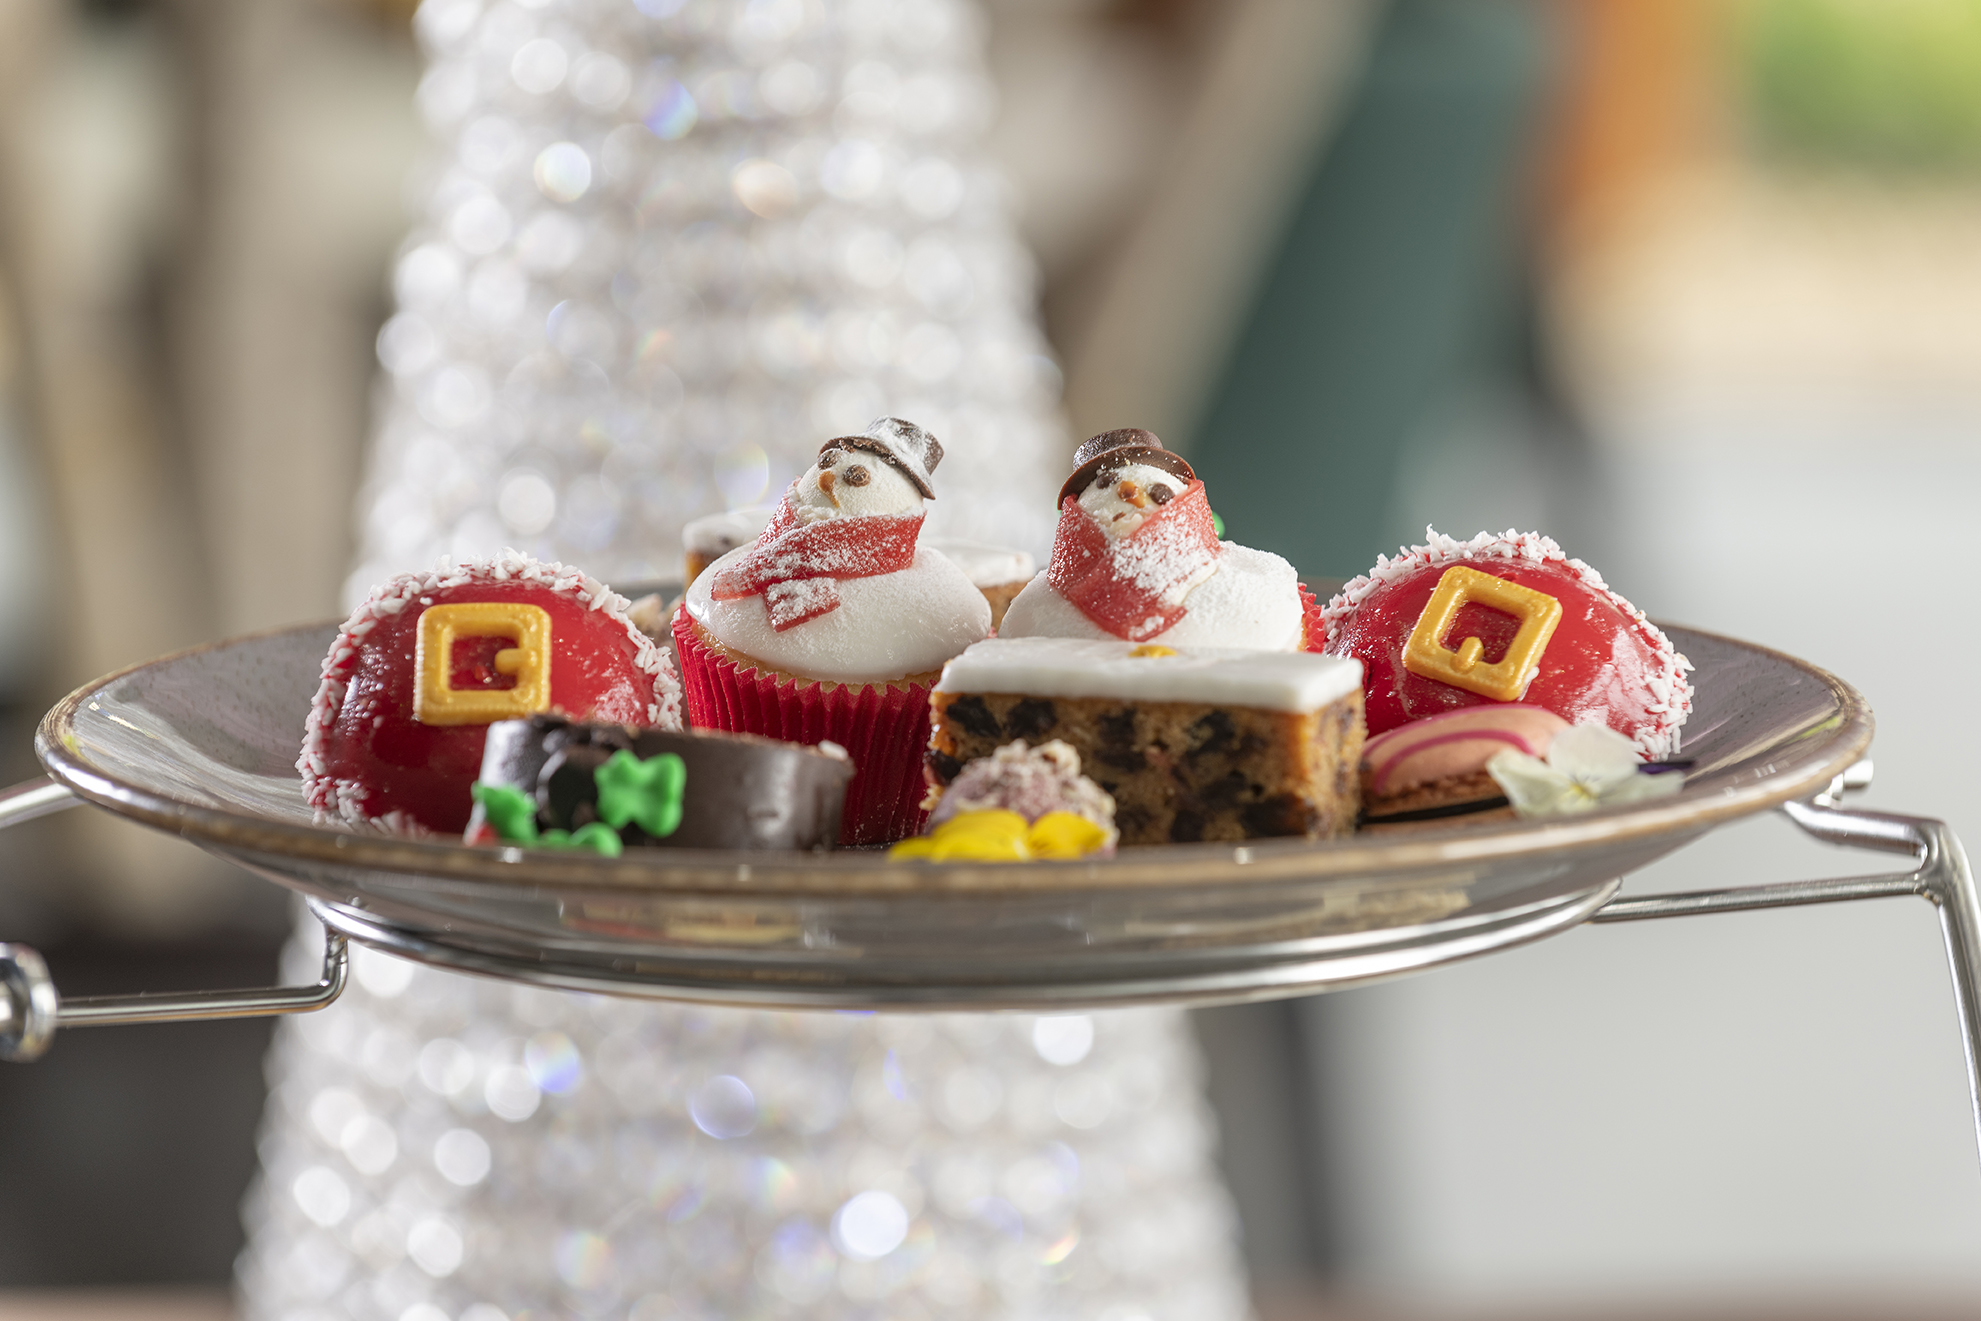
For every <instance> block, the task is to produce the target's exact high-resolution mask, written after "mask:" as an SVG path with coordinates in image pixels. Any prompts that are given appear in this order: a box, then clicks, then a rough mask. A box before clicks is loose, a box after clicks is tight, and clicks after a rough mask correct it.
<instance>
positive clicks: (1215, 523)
mask: <svg viewBox="0 0 1981 1321" xmlns="http://www.w3.org/2000/svg"><path fill="white" fill-rule="evenodd" d="M1211 531H1213V532H1215V533H1217V539H1218V540H1219V541H1223V540H1224V520H1223V519H1221V518H1219V517H1218V516H1217V510H1215V509H1213V510H1211Z"/></svg>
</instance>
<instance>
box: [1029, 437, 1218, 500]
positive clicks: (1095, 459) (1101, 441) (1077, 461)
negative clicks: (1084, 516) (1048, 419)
mask: <svg viewBox="0 0 1981 1321" xmlns="http://www.w3.org/2000/svg"><path fill="white" fill-rule="evenodd" d="M1131 463H1146V464H1148V465H1149V466H1150V467H1153V468H1161V469H1162V470H1163V471H1164V472H1167V473H1171V474H1173V475H1175V476H1177V477H1180V478H1182V479H1183V480H1184V481H1186V482H1194V481H1196V480H1197V474H1196V473H1195V472H1194V471H1192V470H1191V467H1190V465H1189V463H1188V462H1187V461H1185V459H1184V457H1183V456H1182V455H1181V454H1176V453H1172V452H1171V451H1169V450H1166V449H1164V448H1163V444H1162V441H1161V440H1159V439H1157V438H1156V433H1155V432H1153V431H1144V430H1142V428H1140V427H1122V428H1121V429H1120V430H1118V431H1103V432H1101V434H1100V435H1098V436H1090V437H1088V438H1087V439H1086V440H1083V441H1081V442H1080V448H1079V449H1077V450H1074V451H1073V475H1072V476H1071V477H1068V478H1067V479H1066V485H1064V486H1062V487H1060V488H1059V502H1060V503H1061V504H1065V503H1066V497H1067V496H1069V495H1078V494H1080V492H1082V491H1084V490H1086V489H1087V488H1088V487H1089V486H1092V485H1093V484H1094V481H1095V479H1096V478H1099V477H1102V476H1105V475H1107V474H1109V473H1113V472H1118V471H1119V470H1121V469H1122V468H1125V467H1127V466H1128V465H1129V464H1131Z"/></svg>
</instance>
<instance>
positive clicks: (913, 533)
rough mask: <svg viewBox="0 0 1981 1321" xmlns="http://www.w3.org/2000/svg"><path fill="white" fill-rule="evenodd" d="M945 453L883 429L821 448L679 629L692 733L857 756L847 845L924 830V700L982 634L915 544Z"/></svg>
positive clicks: (978, 602)
mask: <svg viewBox="0 0 1981 1321" xmlns="http://www.w3.org/2000/svg"><path fill="white" fill-rule="evenodd" d="M941 462H942V446H941V445H940V444H939V443H938V442H937V441H936V438H935V437H934V436H931V435H929V434H928V433H927V432H926V431H923V430H922V429H921V428H920V427H918V426H916V425H914V424H913V423H912V422H904V421H902V420H901V419H899V418H881V419H879V420H877V421H875V422H874V423H873V424H871V425H870V426H868V427H867V429H866V430H865V431H864V432H862V433H861V434H859V435H857V436H841V437H839V438H837V439H835V440H829V441H827V442H826V443H825V444H824V445H823V446H822V447H821V448H820V450H819V455H818V461H817V462H816V463H814V464H813V465H812V467H811V468H810V469H809V470H807V471H806V473H805V474H804V475H803V476H802V477H800V478H798V480H796V481H795V482H793V483H792V484H791V487H790V489H789V490H787V491H786V492H785V495H784V500H783V502H782V503H781V504H780V505H779V506H778V508H777V512H776V513H775V514H773V515H772V516H771V520H770V523H769V525H768V526H766V527H765V528H764V530H763V532H762V534H761V535H760V536H758V538H757V540H756V542H755V543H754V544H753V545H749V546H739V547H737V548H736V549H735V550H732V551H730V552H728V553H727V554H725V555H723V556H722V557H721V558H720V559H718V560H716V561H715V562H714V563H713V564H711V565H710V566H709V567H708V570H707V571H706V572H704V573H702V574H701V575H700V576H699V577H697V578H696V579H695V582H694V584H693V585H692V586H691V587H690V588H689V590H688V597H687V601H686V603H685V605H684V608H683V609H682V610H680V611H678V612H677V613H676V615H675V618H674V639H675V644H676V647H677V648H678V650H679V652H680V656H681V666H682V675H683V680H684V686H685V688H686V694H687V703H688V716H689V720H690V722H691V723H692V724H693V725H694V726H695V727H697V728H700V729H724V730H733V731H737V732H741V733H747V734H763V735H767V736H768V737H771V738H777V739H783V740H785V741H787V742H792V743H818V742H820V741H822V740H826V741H830V742H833V743H837V744H839V745H840V746H841V747H843V748H845V749H846V751H847V752H848V753H850V754H851V756H852V758H853V765H854V768H855V772H856V773H855V775H854V778H853V782H852V784H851V785H849V786H848V788H847V793H846V812H845V817H844V821H843V826H842V829H841V832H840V842H841V843H842V844H846V845H857V844H883V843H888V842H890V841H892V840H896V839H902V838H905V837H907V836H909V835H912V834H914V833H915V832H916V831H918V830H919V829H920V828H921V825H922V820H923V816H924V814H923V812H922V809H921V806H920V803H921V799H922V793H923V785H922V771H921V759H922V749H923V746H924V745H925V744H926V743H927V742H928V737H929V691H930V689H931V688H933V687H934V685H935V681H936V679H937V678H938V677H939V676H940V674H941V671H942V667H943V664H944V663H945V662H946V661H948V660H949V659H950V658H951V657H953V656H956V655H958V654H959V653H960V652H962V651H963V649H964V648H966V647H968V646H969V645H970V644H971V643H973V642H977V641H980V640H982V639H983V638H984V637H986V636H988V635H989V633H990V630H991V615H990V607H989V605H988V604H986V603H985V600H984V597H983V594H982V593H980V592H979V591H978V590H977V588H976V587H975V586H974V585H973V584H972V583H971V581H970V579H969V576H968V575H967V574H965V573H964V572H963V571H962V570H961V569H959V568H957V567H956V565H955V564H954V563H952V562H951V561H950V560H949V559H947V558H945V557H944V556H942V555H941V554H938V553H936V552H934V551H931V550H927V549H924V548H922V547H921V546H920V544H919V542H920V538H921V530H922V518H923V508H924V506H925V504H926V503H927V501H929V500H931V499H933V498H934V497H935V487H934V483H933V480H932V478H933V475H934V473H935V470H936V467H937V465H938V464H940V463H941Z"/></svg>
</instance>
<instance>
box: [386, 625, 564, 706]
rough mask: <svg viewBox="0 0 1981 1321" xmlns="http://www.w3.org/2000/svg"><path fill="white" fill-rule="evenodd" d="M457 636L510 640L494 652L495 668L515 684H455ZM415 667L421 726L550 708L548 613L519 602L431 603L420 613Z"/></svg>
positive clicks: (415, 695)
mask: <svg viewBox="0 0 1981 1321" xmlns="http://www.w3.org/2000/svg"><path fill="white" fill-rule="evenodd" d="M456 638H508V639H509V640H510V641H512V642H514V643H515V644H516V645H515V646H513V647H504V648H503V649H502V650H501V651H498V652H496V653H495V672H496V673H497V674H506V675H514V676H515V679H516V686H515V687H514V688H456V687H454V686H453V682H452V673H451V672H452V668H453V664H454V641H455V639H456ZM413 665H414V668H415V670H416V672H417V673H418V675H419V682H418V684H416V685H415V686H414V688H413V719H415V720H417V721H419V722H420V723H421V724H423V725H486V724H489V723H490V722H492V721H496V720H516V719H520V718H521V717H523V716H529V715H535V714H536V713H537V712H539V711H547V710H549V709H550V614H549V612H548V611H546V610H545V609H544V608H543V607H542V606H536V605H524V604H522V603H521V602H515V601H466V602H462V603H461V604H459V605H430V606H428V607H427V608H426V611H425V612H424V613H423V614H421V615H420V637H419V645H418V649H417V650H416V651H415V652H414V657H413Z"/></svg>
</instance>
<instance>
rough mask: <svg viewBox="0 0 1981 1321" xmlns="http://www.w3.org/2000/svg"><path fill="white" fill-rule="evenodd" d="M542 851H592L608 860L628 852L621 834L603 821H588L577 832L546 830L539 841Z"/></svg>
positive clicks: (538, 844) (538, 845)
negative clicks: (620, 836) (621, 839)
mask: <svg viewBox="0 0 1981 1321" xmlns="http://www.w3.org/2000/svg"><path fill="white" fill-rule="evenodd" d="M537 847H538V848H540V849H590V850H591V851H592V852H593V853H600V854H603V855H604V856H606V857H608V858H616V857H618V856H619V855H620V854H622V853H624V852H625V851H626V845H625V844H624V843H622V842H621V841H620V839H619V832H618V831H616V830H614V829H613V828H612V827H611V826H608V825H606V824H605V822H603V821H588V822H586V823H585V824H584V825H582V826H579V827H578V828H577V829H576V830H573V831H570V832H568V833H567V832H565V831H562V830H546V831H544V832H543V835H542V837H541V838H539V839H538V840H537Z"/></svg>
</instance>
